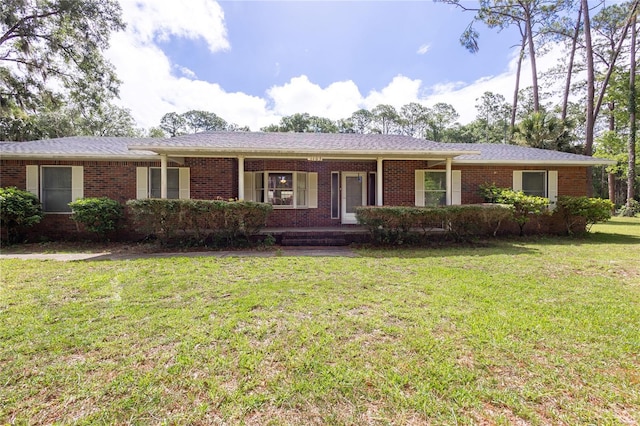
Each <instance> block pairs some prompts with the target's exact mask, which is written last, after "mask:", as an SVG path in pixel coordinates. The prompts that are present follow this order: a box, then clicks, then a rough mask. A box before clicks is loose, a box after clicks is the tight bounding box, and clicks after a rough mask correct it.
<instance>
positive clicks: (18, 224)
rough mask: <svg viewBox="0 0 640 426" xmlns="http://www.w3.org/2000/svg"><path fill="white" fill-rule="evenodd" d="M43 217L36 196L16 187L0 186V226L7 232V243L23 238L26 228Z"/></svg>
mask: <svg viewBox="0 0 640 426" xmlns="http://www.w3.org/2000/svg"><path fill="white" fill-rule="evenodd" d="M43 217H44V213H43V212H42V206H41V205H40V201H39V200H38V197H36V196H35V195H34V194H32V193H31V192H28V191H23V190H21V189H18V188H16V187H13V186H12V187H8V188H0V226H2V228H3V229H4V230H6V232H7V240H8V242H9V243H15V242H19V241H22V240H23V239H24V237H23V232H24V231H25V229H26V228H29V227H30V226H33V225H35V224H36V223H38V222H40V221H41V220H42V218H43Z"/></svg>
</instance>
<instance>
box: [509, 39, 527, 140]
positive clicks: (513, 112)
mask: <svg viewBox="0 0 640 426" xmlns="http://www.w3.org/2000/svg"><path fill="white" fill-rule="evenodd" d="M520 34H521V35H522V44H521V45H520V55H519V56H518V69H517V70H516V87H515V90H514V91H513V105H512V106H511V131H512V132H513V128H514V127H515V126H516V112H517V111H518V92H519V91H520V70H521V69H522V59H523V58H524V48H525V45H526V44H527V35H526V34H522V30H520Z"/></svg>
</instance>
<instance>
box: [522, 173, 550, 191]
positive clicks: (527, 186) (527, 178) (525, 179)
mask: <svg viewBox="0 0 640 426" xmlns="http://www.w3.org/2000/svg"><path fill="white" fill-rule="evenodd" d="M546 178H547V173H546V172H527V171H523V172H522V192H524V193H525V194H527V195H533V196H536V197H546V196H547V182H546V180H547V179H546Z"/></svg>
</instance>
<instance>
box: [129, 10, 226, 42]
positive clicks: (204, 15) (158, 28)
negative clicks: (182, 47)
mask: <svg viewBox="0 0 640 426" xmlns="http://www.w3.org/2000/svg"><path fill="white" fill-rule="evenodd" d="M120 5H121V6H122V11H123V15H124V18H125V20H126V22H127V33H128V34H129V35H130V36H132V38H134V39H136V40H137V41H139V42H140V43H143V44H149V43H152V42H153V41H154V40H156V39H157V40H160V41H167V40H169V38H170V37H171V36H176V37H182V38H186V39H191V40H196V39H203V40H204V41H205V42H206V43H207V46H208V47H209V50H210V51H212V52H216V51H219V50H225V49H228V48H229V42H228V40H227V30H226V27H225V26H224V12H223V11H222V8H221V7H220V5H219V4H218V3H216V2H215V1H210V0H188V1H176V0H121V1H120Z"/></svg>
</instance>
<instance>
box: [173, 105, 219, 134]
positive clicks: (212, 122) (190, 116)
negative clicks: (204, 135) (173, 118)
mask: <svg viewBox="0 0 640 426" xmlns="http://www.w3.org/2000/svg"><path fill="white" fill-rule="evenodd" d="M182 118H184V121H185V126H186V128H187V130H188V132H189V133H199V132H214V131H223V130H227V127H228V124H227V122H226V121H225V120H224V119H222V118H220V117H218V116H217V115H216V114H215V113H213V112H209V111H202V110H193V109H192V110H191V111H187V112H185V113H184V114H182Z"/></svg>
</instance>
